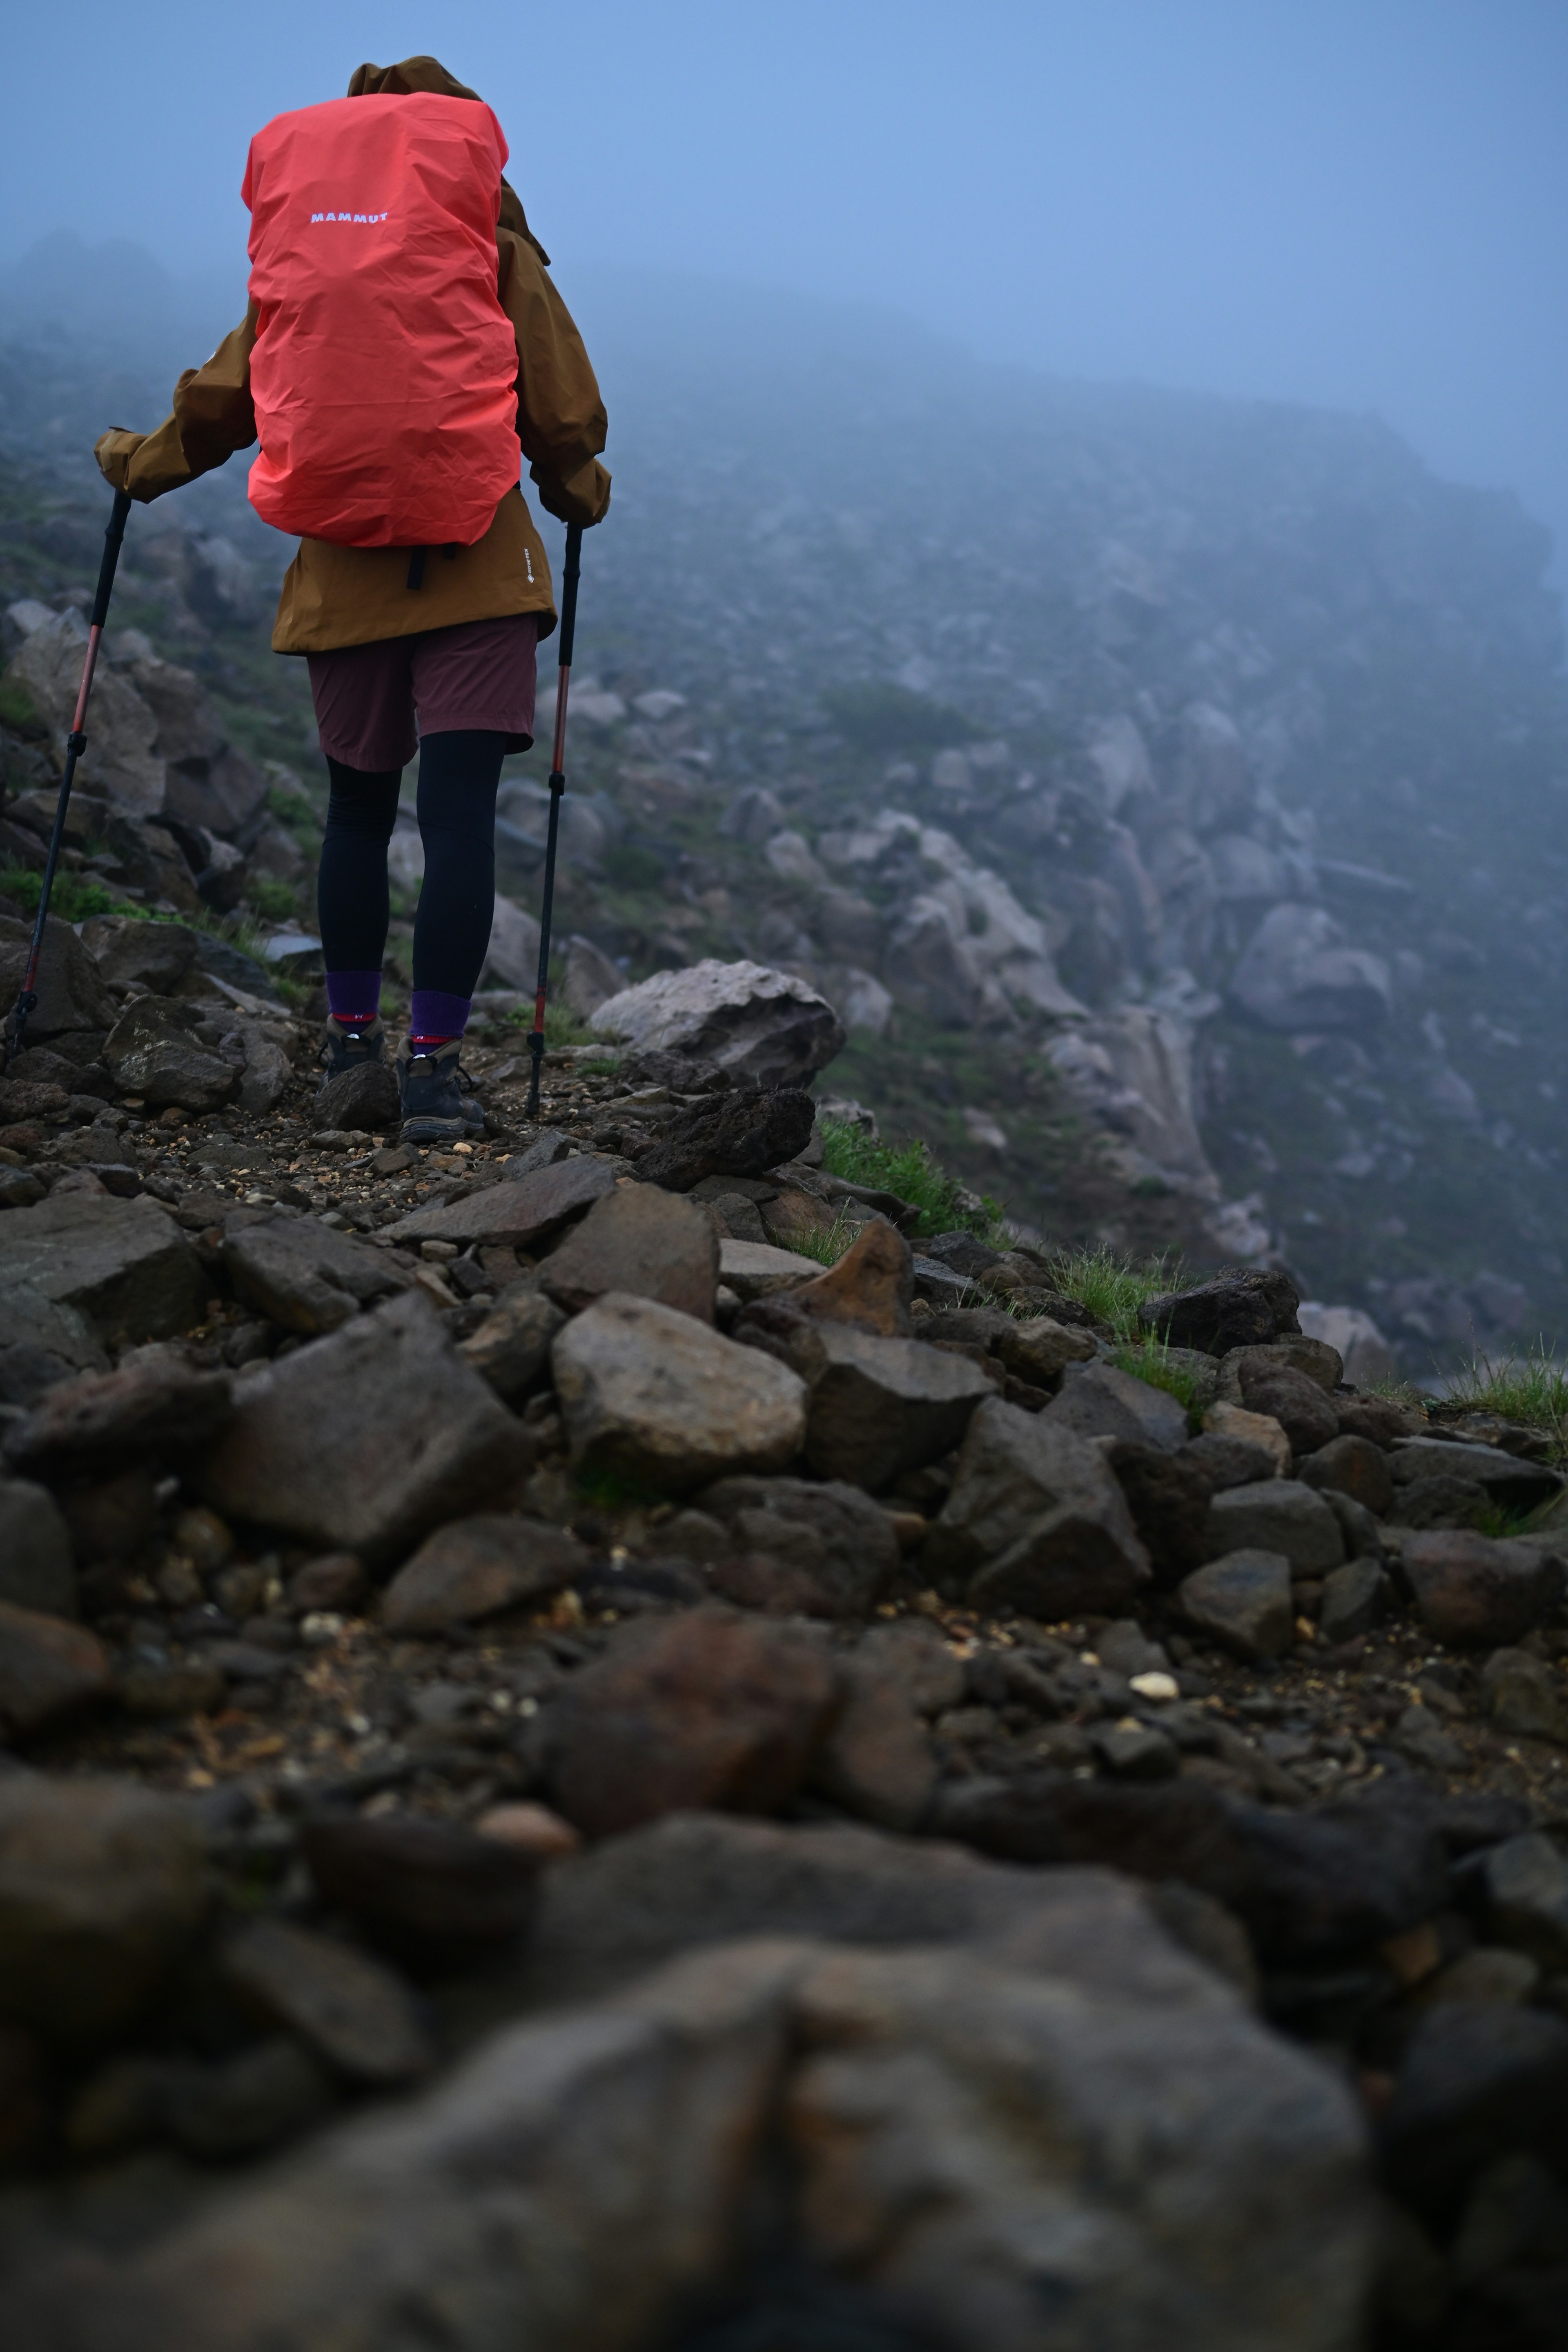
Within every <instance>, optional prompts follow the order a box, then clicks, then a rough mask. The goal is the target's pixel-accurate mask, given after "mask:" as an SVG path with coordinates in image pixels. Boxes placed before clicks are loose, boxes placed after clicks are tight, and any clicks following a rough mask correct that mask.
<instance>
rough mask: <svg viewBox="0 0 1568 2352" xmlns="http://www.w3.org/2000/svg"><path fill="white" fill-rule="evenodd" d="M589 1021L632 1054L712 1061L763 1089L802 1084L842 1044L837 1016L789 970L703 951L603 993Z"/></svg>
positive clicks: (592, 1025)
mask: <svg viewBox="0 0 1568 2352" xmlns="http://www.w3.org/2000/svg"><path fill="white" fill-rule="evenodd" d="M589 1026H590V1027H591V1028H592V1029H593V1030H594V1032H595V1034H596V1035H598V1036H601V1037H614V1038H616V1039H619V1040H621V1041H623V1042H624V1043H625V1044H626V1045H630V1046H632V1047H634V1048H635V1049H636V1050H637V1051H638V1052H648V1051H656V1050H659V1049H663V1050H666V1051H671V1052H675V1053H679V1054H681V1055H686V1056H688V1057H689V1058H690V1059H692V1060H696V1061H703V1062H713V1063H716V1064H717V1065H718V1066H719V1067H720V1068H721V1069H724V1070H728V1071H730V1072H731V1074H732V1076H736V1077H748V1078H755V1079H756V1080H757V1082H758V1084H759V1085H761V1086H768V1087H798V1086H804V1085H805V1083H806V1082H807V1080H809V1079H810V1078H812V1077H814V1076H816V1072H817V1071H818V1070H820V1069H821V1068H822V1067H823V1066H824V1065H825V1064H826V1063H828V1062H831V1061H832V1059H833V1058H834V1056H835V1055H836V1054H837V1053H839V1052H840V1051H841V1050H842V1048H843V1045H844V1030H843V1027H842V1025H841V1024H840V1023H839V1019H838V1015H837V1013H835V1012H834V1010H833V1007H832V1006H831V1004H829V1003H828V1002H827V1000H826V997H824V996H819V995H818V994H817V992H816V989H814V988H812V987H810V986H809V985H808V984H807V983H806V982H805V981H804V980H797V979H796V978H795V975H794V974H793V973H792V972H787V971H773V970H772V969H770V967H769V966H767V965H766V964H758V963H721V962H719V961H717V960H716V959H715V958H713V957H711V956H710V957H708V958H706V959H705V960H704V961H702V962H701V963H698V964H693V965H692V966H691V967H690V969H689V971H660V972H656V973H655V974H654V976H653V978H652V979H651V980H645V981H640V982H638V983H637V986H636V987H635V988H625V989H622V991H621V992H620V993H619V995H617V996H611V997H608V998H606V999H605V1003H603V1004H601V1005H600V1006H599V1008H598V1010H597V1011H596V1012H595V1014H594V1015H593V1018H592V1020H591V1021H590V1023H589Z"/></svg>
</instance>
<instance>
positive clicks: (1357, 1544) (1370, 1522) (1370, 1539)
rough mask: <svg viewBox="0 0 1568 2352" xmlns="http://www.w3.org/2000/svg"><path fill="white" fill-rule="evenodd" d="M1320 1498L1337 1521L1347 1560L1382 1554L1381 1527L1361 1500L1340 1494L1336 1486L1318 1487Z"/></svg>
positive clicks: (1374, 1557)
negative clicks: (1359, 1501)
mask: <svg viewBox="0 0 1568 2352" xmlns="http://www.w3.org/2000/svg"><path fill="white" fill-rule="evenodd" d="M1320 1491H1321V1494H1322V1496H1323V1500H1324V1502H1325V1503H1327V1505H1328V1507H1329V1508H1330V1510H1331V1511H1332V1513H1333V1515H1334V1517H1335V1518H1336V1519H1338V1521H1339V1523H1340V1534H1341V1536H1342V1538H1343V1539H1344V1547H1345V1556H1346V1558H1347V1559H1375V1560H1378V1561H1381V1560H1382V1559H1384V1541H1383V1530H1382V1528H1380V1527H1379V1525H1378V1523H1377V1521H1376V1520H1375V1519H1374V1518H1373V1516H1372V1513H1371V1512H1370V1511H1369V1510H1368V1509H1367V1507H1366V1505H1365V1504H1364V1503H1358V1502H1357V1501H1356V1498H1355V1496H1353V1495H1342V1494H1341V1493H1340V1492H1339V1490H1338V1489H1337V1487H1333V1486H1329V1487H1327V1488H1322V1489H1320Z"/></svg>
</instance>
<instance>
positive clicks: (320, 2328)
mask: <svg viewBox="0 0 1568 2352" xmlns="http://www.w3.org/2000/svg"><path fill="white" fill-rule="evenodd" d="M875 1843H878V1844H879V1845H885V1844H888V1843H890V1842H889V1841H877V1842H875ZM563 1867H566V1868H570V1867H571V1865H570V1864H568V1865H563ZM785 1883H786V1884H787V1883H788V1881H787V1874H786V1879H785ZM1152 1961H1155V1962H1156V1965H1155V1967H1154V1969H1153V1971H1152V1973H1153V1974H1154V1976H1155V1977H1156V1978H1158V1979H1160V1981H1159V1987H1158V1990H1153V1989H1152V1988H1151V1986H1150V1982H1149V1979H1150V1974H1151V1962H1152ZM1159 1961H1163V1969H1161V1968H1160V1967H1159V1965H1158V1962H1159ZM476 2183H482V2189H483V2193H482V2195H481V2194H479V2191H478V2190H477V2188H476ZM779 2184H782V2186H781V2185H779ZM763 2199H765V2200H766V2207H765V2210H767V2213H768V2215H769V2219H770V2224H771V2230H772V2240H771V2243H772V2246H773V2248H774V2249H776V2252H775V2253H774V2260H775V2261H776V2262H777V2263H778V2267H779V2268H780V2270H782V2271H783V2272H784V2274H785V2276H786V2277H787V2278H788V2279H789V2280H790V2281H791V2282H793V2283H794V2288H793V2291H792V2292H791V2294H790V2295H789V2311H790V2314H791V2318H790V2320H789V2321H788V2322H787V2323H786V2324H787V2325H788V2326H789V2328H790V2333H789V2335H788V2336H787V2338H786V2337H785V2336H784V2335H783V2334H781V2333H779V2332H778V2330H777V2328H776V2327H775V2326H773V2320H774V2319H775V2318H782V2317H783V2316H784V2312H783V2306H782V2305H776V2306H775V2305H773V2304H772V2303H771V2302H770V2301H769V2300H767V2299H765V2298H766V2290H765V2289H764V2290H763V2296H764V2300H763V2301H762V2302H761V2303H760V2304H755V2303H754V2304H753V2305H752V2309H751V2311H750V2312H749V2314H748V2315H746V2316H744V2317H742V2322H741V2325H742V2327H743V2328H744V2330H745V2334H746V2337H747V2340H752V2337H753V2336H754V2338H755V2340H756V2341H757V2342H759V2343H761V2342H763V2341H764V2340H766V2341H768V2342H773V2341H778V2342H781V2343H782V2342H784V2341H785V2340H788V2341H790V2342H800V2343H805V2342H806V2341H811V2342H816V2341H819V2340H820V2341H822V2342H824V2343H826V2342H828V2341H830V2340H831V2341H841V2342H844V2343H848V2342H850V2341H855V2342H865V2343H867V2344H873V2343H876V2344H883V2343H887V2344H890V2343H899V2342H913V2341H916V2340H918V2341H919V2342H920V2343H921V2344H922V2345H927V2346H929V2347H931V2352H972V2348H973V2347H975V2346H977V2345H980V2344H984V2346H985V2347H986V2352H1038V2347H1041V2346H1043V2345H1045V2344H1047V2342H1050V2341H1052V2340H1059V2341H1060V2342H1061V2343H1063V2344H1064V2345H1066V2344H1068V2342H1081V2343H1083V2344H1086V2345H1087V2344H1097V2345H1098V2344H1105V2345H1110V2344H1114V2345H1115V2346H1117V2347H1118V2352H1156V2348H1157V2347H1158V2352H1163V2347H1166V2346H1168V2345H1170V2344H1171V2343H1172V2342H1173V2341H1179V2342H1182V2343H1184V2344H1192V2345H1194V2346H1195V2345H1202V2346H1204V2347H1205V2352H1252V2347H1257V2346H1261V2345H1267V2346H1268V2347H1269V2352H1341V2347H1344V2346H1346V2345H1348V2344H1350V2343H1352V2342H1353V2341H1354V2340H1355V2338H1356V2335H1357V2331H1358V2328H1359V2326H1360V2322H1361V2316H1362V2312H1363V2305H1364V2302H1365V2297H1366V2294H1367V2288H1368V2284H1369V2272H1370V2263H1371V2254H1372V2246H1373V2219H1374V2205H1373V2191H1372V2189H1371V2185H1370V2181H1369V2179H1368V2175H1367V2168H1366V2161H1365V2147H1364V2134H1363V2127H1362V2126H1361V2124H1360V2122H1359V2120H1358V2116H1357V2113H1356V2109H1355V2105H1354V2103H1353V2100H1352V2097H1351V2095H1350V2094H1349V2092H1348V2091H1347V2090H1346V2089H1345V2087H1344V2086H1343V2085H1342V2084H1341V2083H1340V2082H1339V2080H1338V2079H1337V2077H1336V2076H1335V2075H1334V2074H1333V2073H1332V2072H1331V2070H1330V2069H1328V2068H1327V2067H1324V2066H1321V2065H1319V2064H1318V2063H1316V2062H1315V2061H1314V2060H1313V2059H1312V2058H1310V2056H1308V2055H1307V2054H1306V2053H1303V2052H1300V2051H1298V2050H1295V2049H1293V2048H1291V2047H1290V2045H1289V2044H1288V2043H1287V2042H1284V2041H1282V2040H1280V2039H1279V2037H1277V2036H1275V2035H1274V2034H1272V2033H1270V2032H1268V2030H1267V2029H1266V2028H1264V2027H1263V2026H1261V2025H1259V2024H1258V2022H1257V2021H1256V2020H1255V2019H1253V2018H1252V2017H1251V2016H1250V2015H1249V2014H1248V2013H1247V2011H1246V2010H1245V2008H1244V2007H1243V2006H1242V2004H1241V2003H1240V2002H1239V2001H1238V2000H1237V1999H1236V1998H1235V1996H1234V1995H1233V1994H1231V1993H1230V1992H1228V1991H1227V1990H1225V1989H1224V1988H1223V1987H1222V1986H1221V1985H1220V1984H1219V1983H1218V1982H1217V1980H1215V1979H1212V1978H1209V1977H1207V1976H1206V1975H1205V1972H1204V1971H1203V1970H1201V1969H1198V1968H1197V1967H1196V1966H1195V1965H1194V1964H1186V1965H1184V1964H1183V1962H1182V1959H1181V1956H1180V1955H1178V1954H1176V1953H1174V1952H1173V1950H1172V1948H1171V1947H1170V1946H1169V1944H1168V1943H1167V1942H1166V1940H1165V1938H1164V1937H1163V1936H1162V1935H1161V1933H1160V1930H1159V1928H1158V1927H1157V1926H1156V1925H1155V1924H1154V1922H1153V1920H1152V1917H1151V1916H1150V1915H1149V1913H1148V1912H1147V1911H1146V1910H1145V1909H1144V1907H1143V1906H1141V1905H1137V1904H1129V1902H1128V1901H1127V1899H1126V1895H1125V1891H1124V1890H1123V1889H1121V1888H1120V1887H1117V1886H1116V1885H1114V1884H1112V1883H1108V1882H1105V1881H1098V1882H1091V1883H1090V1884H1089V1885H1082V1884H1080V1885H1078V1886H1076V1887H1075V1889H1074V1902H1073V1904H1072V1906H1071V1912H1070V1916H1065V1917H1064V1918H1063V1920H1062V1922H1061V1932H1060V1933H1059V1934H1058V1936H1057V1937H1054V1938H1052V1939H1050V1940H1048V1941H1047V1943H1046V1944H1045V1946H1044V1947H1043V1948H1042V1950H1041V1952H1040V1954H1039V1955H1038V1957H1035V1956H1033V1955H1028V1956H1024V1957H1020V1958H1010V1957H1009V1956H1008V1955H1006V1954H1005V1953H999V1954H995V1955H993V1954H990V1953H978V1952H975V1951H973V1950H965V1949H958V1950H942V1949H934V1950H933V1949H930V1948H924V1949H920V1948H917V1949H910V1950H876V1949H844V1948H841V1947H836V1946H831V1945H822V1944H816V1943H812V1942H809V1941H799V1940H793V1941H792V1940H786V1939H784V1938H783V1937H780V1935H779V1934H778V1933H777V1931H776V1930H775V1932H774V1934H773V1936H772V1937H768V1936H766V1935H765V1934H764V1935H763V1937H760V1938H753V1939H752V1940H749V1941H744V1942H739V1943H727V1944H726V1943H721V1944H715V1945H710V1948H708V1949H706V1950H704V1951H701V1952H699V1953H696V1954H692V1955H689V1956H687V1957H684V1958H680V1959H679V1960H677V1961H675V1962H673V1963H672V1964H671V1965H670V1966H669V1967H668V1969H664V1970H662V1971H661V1972H660V1973H659V1974H658V1976H656V1977H654V1978H652V1979H646V1978H645V1979H640V1980H638V1981H637V1983H635V1984H633V1985H629V1986H627V1987H626V1988H624V1989H623V1990H621V1991H619V1992H618V1993H617V1994H616V1995H615V1996H613V1997H612V1998H610V1999H609V2000H605V2001H604V2002H601V2003H599V2004H597V2005H592V2006H590V2005H584V2004H583V2003H581V2002H579V2003H577V2004H576V2005H574V2006H573V2007H570V2008H566V2009H559V2008H558V2009H556V2010H554V2011H552V2012H550V2013H548V2014H545V2015H542V2016H538V2017H534V2018H531V2019H529V2020H527V2021H524V2022H521V2023H519V2024H514V2025H511V2026H510V2027H509V2028H507V2029H506V2030H505V2031H504V2032H501V2033H500V2034H498V2035H496V2036H494V2037H492V2038H491V2039H490V2040H489V2041H487V2042H484V2043H483V2044H482V2045H481V2046H480V2047H479V2048H478V2049H476V2050H474V2051H473V2052H472V2053H471V2054H470V2056H469V2057H468V2059H467V2061H466V2062H465V2063H463V2065H462V2066H461V2067H460V2069H459V2071H458V2073H457V2074H456V2075H455V2076H454V2077H453V2078H451V2079H449V2080H448V2081H447V2082H444V2083H442V2084H438V2085H437V2088H436V2089H435V2090H434V2091H432V2092H430V2093H428V2094H426V2095H424V2096H423V2097H421V2098H419V2099H417V2100H416V2101H415V2102H413V2103H411V2104H410V2105H407V2106H405V2107H404V2108H403V2109H401V2110H400V2111H397V2112H395V2113H394V2114H392V2115H386V2114H384V2113H381V2114H378V2113H374V2112H373V2113H371V2114H369V2115H367V2116H363V2118H361V2119H359V2120H358V2121H356V2122H355V2123H353V2125H351V2126H349V2127H348V2128H347V2129H345V2130H342V2131H339V2132H337V2133H334V2134H332V2135H331V2136H330V2137H327V2138H325V2139H323V2140H321V2141H320V2142H318V2143H317V2144H316V2145H315V2146H314V2147H310V2148H309V2149H308V2150H307V2151H306V2152H305V2153H304V2154H303V2155H302V2156H301V2157H300V2158H298V2159H296V2161H295V2162H294V2163H293V2164H292V2165H290V2166H289V2167H288V2168H285V2169H283V2170H281V2171H279V2172H275V2173H274V2174H273V2175H272V2176H271V2177H270V2178H269V2179H268V2180H267V2181H266V2182H265V2183H264V2184H261V2185H258V2186H251V2185H249V2184H245V2185H241V2186H239V2187H237V2189H233V2190H231V2191H229V2192H228V2193H227V2194H226V2195H224V2194H220V2195H219V2196H217V2197H216V2199H214V2200H211V2201H209V2202H207V2203H205V2205H203V2206H202V2207H201V2208H200V2209H199V2210H197V2211H196V2213H195V2215H194V2217H193V2218H191V2219H189V2220H186V2221H175V2222H174V2224H173V2225H172V2226H171V2227H170V2228H169V2229H168V2230H167V2231H163V2233H161V2234H160V2235H159V2236H158V2237H157V2239H156V2240H155V2241H154V2242H153V2244H152V2246H151V2247H150V2248H148V2249H146V2250H145V2251H142V2252H135V2253H132V2254H130V2255H120V2256H114V2255H100V2256H97V2257H96V2258H94V2259H93V2260H91V2261H87V2260H84V2258H83V2256H82V2255H81V2253H80V2252H79V2251H78V2250H77V2249H76V2247H75V2246H74V2245H72V2246H69V2247H64V2248H62V2249H61V2250H60V2252H58V2255H57V2256H56V2257H55V2259H54V2260H52V2261H51V2260H49V2259H48V2258H47V2252H45V2250H40V2252H41V2253H42V2254H43V2259H41V2260H40V2259H39V2255H38V2254H35V2257H34V2260H33V2263H31V2265H30V2274H29V2275H27V2276H26V2277H24V2278H22V2279H21V2280H20V2281H18V2282H16V2283H14V2284H13V2286H12V2290H11V2293H10V2294H9V2296H8V2307H7V2321H8V2332H9V2338H10V2341H11V2343H12V2344H13V2346H14V2347H15V2352H45V2347H49V2352H54V2347H57V2346H58V2345H60V2344H63V2343H66V2342H82V2343H100V2342H107V2341H109V2340H110V2337H112V2340H113V2342H114V2343H115V2345H116V2346H117V2347H120V2352H153V2347H161V2346H163V2345H168V2344H179V2345H180V2346H181V2347H184V2352H218V2347H220V2345H221V2346H222V2347H223V2352H261V2347H264V2346H273V2347H288V2346H302V2345H307V2344H310V2345H315V2344H324V2343H328V2342H330V2343H331V2344H332V2345H333V2346H334V2347H337V2352H372V2347H376V2352H379V2347H386V2346H390V2345H393V2344H395V2343H397V2342H398V2341H399V2340H400V2339H405V2338H406V2337H407V2335H408V2326H407V2321H408V2315H409V2314H410V2313H416V2314H421V2313H431V2312H435V2313H438V2314H443V2315H446V2314H457V2315H459V2318H458V2325H459V2326H460V2330H461V2334H460V2336H454V2338H453V2340H454V2342H456V2341H459V2340H461V2341H464V2342H468V2343H471V2344H473V2345H474V2346H475V2347H479V2346H480V2345H489V2344H491V2343H494V2344H501V2343H506V2344H512V2345H517V2346H520V2347H521V2346H532V2345H545V2344H548V2345H550V2346H551V2347H552V2352H556V2347H558V2352H588V2347H592V2352H636V2347H640V2346H646V2345H648V2344H652V2343H662V2342H665V2341H669V2342H676V2341H679V2340H680V2337H681V2335H682V2332H683V2331H684V2330H685V2328H686V2327H687V2325H688V2322H689V2315H690V2313H691V2311H692V2309H693V2307H700V2305H701V2304H702V2303H703V2302H704V2301H705V2300H707V2299H709V2298H710V2297H712V2296H713V2295H715V2294H724V2293H725V2291H726V2290H728V2292H729V2295H730V2298H731V2307H732V2295H733V2286H734V2282H735V2280H736V2278H737V2277H744V2276H746V2275H747V2273H748V2267H749V2265H748V2261H747V2257H748V2253H749V2252H750V2245H751V2234H752V2233H753V2232H754V2227H755V2213H756V2210H757V2207H758V2203H759V2200H763ZM235 2279H239V2280H241V2281H243V2289H244V2291H243V2294H239V2293H236V2294H219V2293H217V2292H216V2291H215V2285H214V2282H215V2281H218V2282H226V2281H232V2280H235ZM801 2294H805V2296H806V2298H807V2302H806V2303H805V2305H802V2303H801V2301H800V2300H799V2297H800V2295H801ZM1058 2313H1066V2314H1068V2321H1067V2322H1066V2323H1065V2326H1070V2334H1068V2333H1066V2332H1064V2327H1062V2326H1058V2325H1057V2324H1056V2315H1057V2314H1058ZM751 2317H756V2318H758V2319H759V2321H760V2322H761V2326H760V2327H759V2328H757V2329H753V2328H752V2326H751V2325H750V2324H749V2321H750V2318H751ZM818 2320H820V2323H821V2324H820V2328H819V2327H818V2326H817V2325H816V2322H817V2321H818ZM447 2332H448V2333H449V2334H450V2333H451V2330H450V2329H448V2331H447ZM736 2340H737V2341H739V2340H740V2337H739V2336H737V2337H736Z"/></svg>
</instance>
